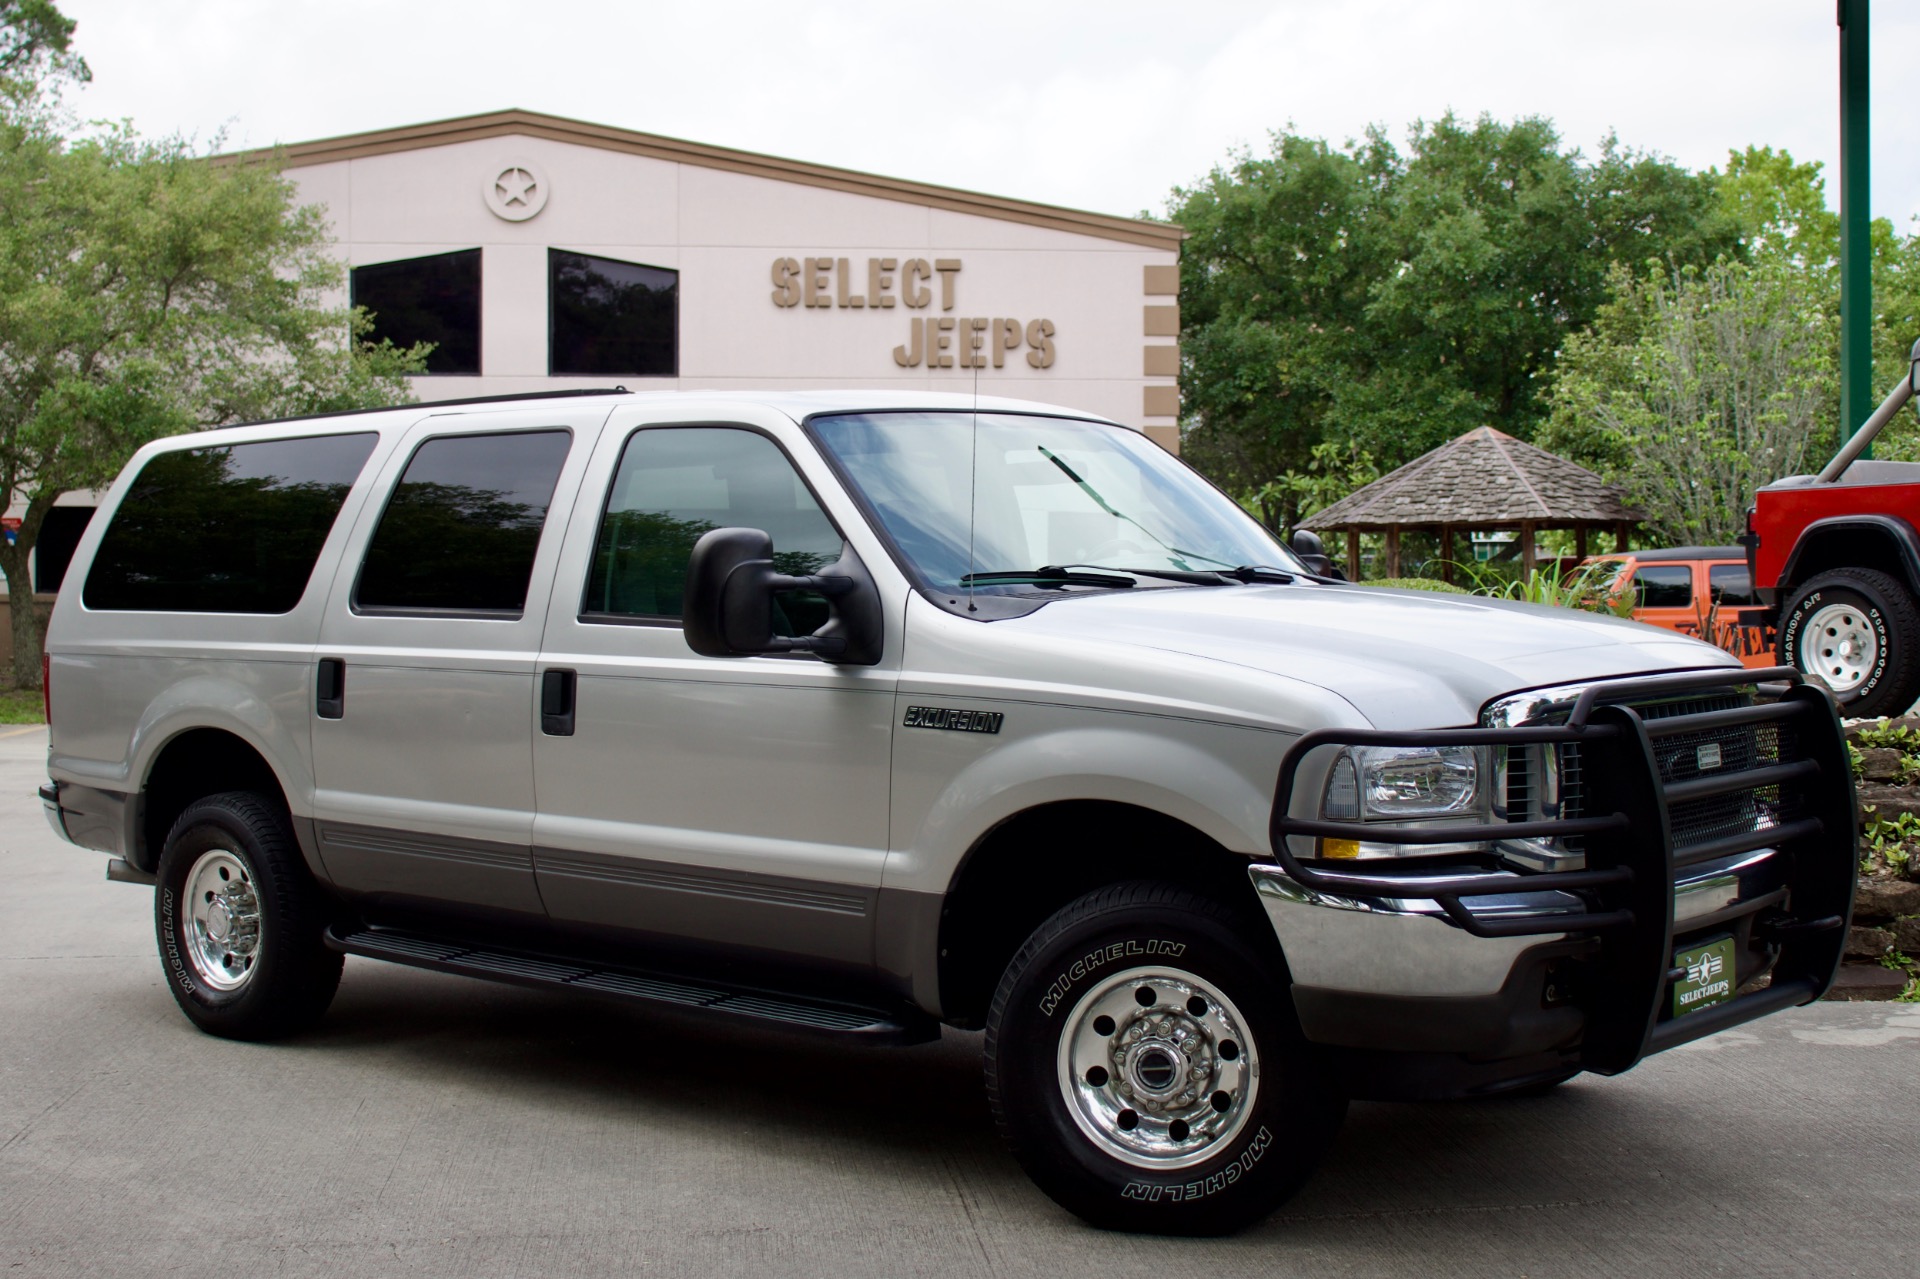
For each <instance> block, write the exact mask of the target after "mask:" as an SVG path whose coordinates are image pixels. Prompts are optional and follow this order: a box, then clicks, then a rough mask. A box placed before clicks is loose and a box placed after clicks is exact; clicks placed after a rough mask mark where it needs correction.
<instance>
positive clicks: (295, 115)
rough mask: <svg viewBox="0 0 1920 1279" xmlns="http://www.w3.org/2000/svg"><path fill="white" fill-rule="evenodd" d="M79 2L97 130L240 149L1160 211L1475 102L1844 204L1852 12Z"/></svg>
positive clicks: (1452, 1) (1904, 157)
mask: <svg viewBox="0 0 1920 1279" xmlns="http://www.w3.org/2000/svg"><path fill="white" fill-rule="evenodd" d="M61 4H62V7H63V8H64V9H65V11H66V12H67V13H68V14H69V15H70V16H72V17H75V18H77V19H78V20H79V22H80V28H79V32H78V39H79V46H80V51H81V52H82V53H83V54H84V55H85V56H86V58H87V60H88V61H89V62H90V63H91V64H92V67H93V73H94V83H93V84H92V86H91V87H89V88H88V89H87V90H85V91H84V92H83V93H82V94H80V95H78V97H77V99H76V101H75V105H76V106H77V107H79V108H80V110H81V111H82V112H83V113H84V114H85V115H88V116H92V117H99V118H118V117H123V116H124V117H129V118H131V119H132V120H133V121H134V122H135V124H136V125H137V126H138V127H139V128H140V129H141V130H142V131H143V132H145V133H148V134H161V133H170V132H185V133H189V134H194V135H197V136H199V137H201V138H206V137H209V136H211V135H212V134H214V133H215V132H217V131H219V130H222V129H224V130H225V131H226V134H227V138H228V145H229V146H230V147H234V146H257V145H265V144H268V143H273V142H302V141H307V140H310V139H314V138H322V137H330V136H334V135H337V134H343V133H355V132H359V131H362V130H367V129H380V128H387V127H391V126H394V125H402V124H413V123H418V122H421V121H426V120H437V119H444V118H447V117H450V116H459V115H468V114H472V113H475V112H481V111H492V110H498V109H501V108H505V107H524V108H526V109H528V110H533V111H544V112H549V113H552V114H555V115H562V116H570V117H574V118H577V119H581V120H588V121H592V122H595V123H601V124H609V125H616V126H620V127H623V128H631V129H640V130H644V131H647V132H651V133H660V134H666V135H669V136H672V137H679V138H687V139H692V140H694V141H699V142H707V143H713V144H716V145H721V146H729V147H739V148H743V149H746V150H750V151H762V152H767V153H770V154H774V155H782V156H790V157H793V158H796V159H802V160H811V161H816V162H819V163H823V164H832V165H840V166H845V167H848V168H853V169H862V170H866V171H869V172H873V173H880V174H886V175H888V176H893V177H903V178H915V179H919V180H922V181H927V182H935V183H941V184H944V185H949V186H956V187H963V188H967V189H971V190H978V191H987V192H992V193H995V194H1000V195H1008V196H1015V197H1019V198H1023V199H1029V200H1040V201H1044V202H1047V203H1051V204H1060V205H1066V206H1069V207H1074V208H1083V209H1092V210H1098V211H1101V212H1106V213H1120V214H1135V213H1139V212H1140V211H1142V210H1148V211H1151V212H1154V213H1159V212H1161V211H1162V210H1163V209H1164V207H1165V204H1166V200H1167V195H1168V192H1169V191H1170V190H1171V188H1173V187H1174V186H1176V185H1179V184H1182V183H1189V182H1192V181H1193V180H1195V179H1196V178H1198V177H1200V176H1202V175H1204V174H1205V173H1206V172H1207V170H1208V169H1210V168H1211V167H1213V166H1214V165H1215V164H1217V163H1220V162H1221V161H1222V160H1224V159H1225V158H1226V157H1227V156H1228V155H1229V154H1230V153H1232V152H1233V151H1234V150H1236V149H1237V148H1242V147H1247V146H1251V147H1253V148H1254V149H1256V150H1262V149H1264V147H1265V143H1266V136H1267V132H1268V131H1269V130H1271V129H1274V128H1279V127H1283V126H1285V125H1287V124H1288V123H1289V122H1291V124H1292V125H1293V126H1294V127H1295V128H1296V129H1298V130H1299V131H1301V132H1304V133H1308V134H1313V135H1318V136H1323V137H1328V138H1332V139H1335V140H1342V139H1345V138H1349V137H1355V136H1358V135H1359V134H1360V133H1361V132H1362V131H1363V130H1364V129H1365V128H1366V127H1367V126H1368V125H1369V124H1375V123H1377V124H1381V125H1384V126H1385V127H1386V128H1387V129H1388V131H1389V132H1390V133H1391V134H1392V135H1393V136H1394V137H1395V138H1396V139H1397V138H1399V137H1401V136H1402V135H1403V134H1404V132H1405V130H1406V127H1407V125H1408V124H1409V123H1411V122H1412V121H1413V120H1415V119H1418V118H1428V119H1431V118H1433V117H1435V116H1438V115H1439V114H1441V113H1442V112H1444V111H1446V110H1447V109H1449V108H1451V109H1452V110H1454V111H1455V112H1457V113H1460V114H1462V115H1467V116H1473V115H1478V114H1480V113H1481V112H1490V113H1492V114H1493V115H1494V116H1496V117H1499V118H1501V119H1511V118H1513V117H1516V116H1520V115H1545V116H1549V117H1551V118H1552V119H1553V120H1554V121H1555V123H1556V124H1557V125H1558V126H1559V129H1560V133H1561V136H1562V137H1563V138H1564V139H1566V140H1567V141H1568V142H1570V143H1572V144H1575V145H1578V146H1580V147H1582V148H1583V149H1585V150H1587V151H1588V152H1589V153H1591V152H1592V151H1593V150H1594V149H1595V147H1596V145H1597V143H1598V141H1599V140H1600V138H1601V137H1602V136H1603V135H1604V134H1605V133H1606V132H1607V131H1608V130H1609V129H1611V130H1614V131H1615V132H1617V133H1618V134H1619V136H1620V139H1621V141H1622V142H1624V143H1626V144H1628V145H1630V146H1632V147H1635V148H1640V149H1645V150H1653V151H1658V152H1661V153H1663V154H1665V155H1667V156H1670V157H1672V158H1673V159H1676V160H1678V161H1680V162H1682V163H1684V164H1687V165H1689V166H1692V167H1696V168H1697V167H1704V166H1707V165H1720V164H1724V163H1725V160H1726V155H1727V151H1728V150H1729V149H1730V148H1736V147H1744V146H1746V145H1748V144H1768V145H1772V146H1775V147H1785V148H1786V149H1788V150H1789V151H1791V152H1792V153H1793V154H1794V155H1795V156H1796V157H1798V158H1801V159H1818V160H1823V161H1825V162H1826V165H1827V173H1828V202H1829V203H1830V204H1833V203H1836V202H1837V200H1838V189H1837V186H1838V182H1837V156H1838V134H1839V123H1838V120H1839V116H1838V106H1837V102H1838V89H1837V85H1838V31H1837V28H1836V27H1835V26H1834V0H1595V2H1592V3H1588V2H1585V0H1525V2H1519V0H1428V2H1426V3H1410V2H1405V0H1266V2H1265V3H1253V2H1251V0H1218V2H1215V0H1188V2H1187V3H1184V4H1181V3H1171V2H1169V0H1156V2H1154V3H1143V2H1138V0H1101V2H1100V3H1081V2H1079V0H1073V2H1071V3H1069V2H1066V0H1013V2H1011V3H994V2H993V0H943V2H942V3H938V4H918V3H909V2H907V0H892V2H891V3H867V2H864V0H832V2H821V3H807V2H806V0H784V2H782V0H739V2H737V3H736V2H730V0H698V2H697V3H684V2H683V3H676V4H662V3H657V2H652V0H618V2H605V3H603V2H600V0H519V2H517V3H503V2H499V0H461V2H460V3H451V2H446V0H401V2H399V3H395V2H394V0H326V2H325V3H310V2H308V0H61ZM1874 10H1875V13H1874V28H1873V35H1874V57H1873V60H1872V68H1873V91H1874V92H1873V98H1874V112H1873V201H1872V203H1873V211H1874V213H1875V215H1876V216H1883V217H1891V218H1893V219H1894V221H1895V224H1896V225H1897V226H1898V227H1899V228H1900V229H1901V230H1902V231H1906V232H1913V231H1920V225H1916V224H1915V222H1914V217H1915V215H1916V213H1920V112H1916V111H1915V109H1914V106H1913V99H1912V94H1911V91H1910V85H1911V80H1910V78H1909V81H1908V84H1907V85H1906V86H1903V84H1902V80H1901V76H1900V71H1901V59H1902V58H1904V59H1906V60H1909V61H1910V60H1911V59H1912V58H1913V57H1914V56H1915V52H1916V50H1920V0H1877V3H1875V5H1874ZM1903 88H1904V89H1906V91H1904V92H1903Z"/></svg>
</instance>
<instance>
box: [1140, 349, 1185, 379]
mask: <svg viewBox="0 0 1920 1279" xmlns="http://www.w3.org/2000/svg"><path fill="white" fill-rule="evenodd" d="M1140 375H1141V376H1142V377H1179V376H1180V344H1179V343H1178V342H1157V343H1154V344H1153V345H1151V346H1148V347H1147V348H1146V349H1145V350H1144V351H1142V352H1141V355H1140Z"/></svg>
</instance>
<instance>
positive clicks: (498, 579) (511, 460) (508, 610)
mask: <svg viewBox="0 0 1920 1279" xmlns="http://www.w3.org/2000/svg"><path fill="white" fill-rule="evenodd" d="M571 443H572V437H571V436H569V435H568V434H567V433H566V432H565V431H526V432H518V433H514V434H500V435H450V436H442V437H441V438H439V439H434V440H428V441H427V442H426V443H425V444H422V445H421V446H420V447H419V449H418V450H416V451H415V453H414V455H413V459H412V460H411V461H410V462H408V463H407V469H406V472H405V473H404V474H403V475H401V477H400V483H399V485H398V486H397V487H396V488H395V489H394V491H393V497H392V499H391V500H389V501H388V503H387V509H386V511H385V512H383V513H382V514H381V516H380V526H379V527H378V528H376V529H375V530H374V531H373V541H372V542H371V543H370V544H369V545H368V546H367V561H366V563H365V564H364V565H363V566H362V567H361V569H360V582H359V585H358V587H357V588H356V590H355V592H354V603H355V605H357V606H358V607H360V608H369V609H405V610H409V611H413V610H422V609H448V610H454V611H457V612H462V613H495V614H517V613H519V612H520V611H521V610H522V609H524V608H525V607H526V605H527V580H528V579H529V578H530V577H531V576H532V575H533V556H534V552H535V551H537V550H538V549H539V548H540V529H541V527H542V526H543V525H544V524H545V523H546V520H547V507H548V506H549V505H550V504H551V503H552V501H553V486H554V483H555V482H556V481H557V480H558V479H559V478H560V466H561V464H562V463H563V462H565V461H566V460H567V448H568V446H569V445H570V444H571Z"/></svg>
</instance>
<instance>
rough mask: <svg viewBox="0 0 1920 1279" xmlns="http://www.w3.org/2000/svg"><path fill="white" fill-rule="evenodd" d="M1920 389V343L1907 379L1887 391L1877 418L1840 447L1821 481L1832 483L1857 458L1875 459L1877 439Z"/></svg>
mask: <svg viewBox="0 0 1920 1279" xmlns="http://www.w3.org/2000/svg"><path fill="white" fill-rule="evenodd" d="M1916 389H1920V342H1915V343H1914V344H1913V354H1912V356H1911V357H1910V359H1909V362H1908V365H1907V376H1906V377H1904V378H1902V379H1901V380H1900V384H1899V385H1898V386H1896V387H1894V388H1893V390H1891V391H1889V392H1887V398H1886V399H1884V400H1882V401H1880V407H1879V408H1877V409H1875V410H1874V411H1873V416H1872V417H1870V418H1868V419H1867V420H1866V421H1865V422H1863V423H1861V426H1860V429H1859V430H1858V431H1855V432H1854V433H1853V438H1852V439H1850V440H1848V441H1847V442H1846V443H1845V444H1842V445H1841V446H1840V451H1839V452H1838V453H1836V454H1834V455H1833V461H1831V462H1828V463H1827V464H1826V466H1825V467H1823V468H1821V471H1820V475H1819V480H1820V482H1821V483H1822V484H1831V483H1833V482H1834V481H1835V480H1837V479H1839V478H1840V477H1841V475H1842V474H1844V473H1845V472H1846V469H1847V468H1848V467H1849V466H1852V465H1853V463H1854V459H1856V458H1862V457H1871V456H1873V437H1874V436H1876V435H1878V434H1880V432H1881V431H1883V430H1885V429H1886V425H1887V423H1889V422H1891V421H1893V419H1894V416H1895V415H1896V414H1898V413H1899V412H1900V410H1901V409H1902V408H1904V407H1905V406H1906V403H1907V401H1908V400H1910V399H1912V398H1913V394H1914V391H1915V390H1916Z"/></svg>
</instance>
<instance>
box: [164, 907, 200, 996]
mask: <svg viewBox="0 0 1920 1279" xmlns="http://www.w3.org/2000/svg"><path fill="white" fill-rule="evenodd" d="M179 906H180V899H179V897H178V896H176V895H175V893H174V891H173V889H172V888H170V887H168V888H162V889H161V890H160V940H161V945H162V947H163V948H164V950H165V952H166V960H167V975H168V976H169V977H171V978H173V980H174V982H175V983H176V984H178V985H179V987H180V989H181V990H183V991H185V992H186V993H187V994H188V995H191V996H192V997H193V998H195V999H204V996H203V995H202V993H201V991H200V987H199V985H198V984H197V983H196V982H195V981H194V980H193V973H192V972H190V971H189V970H188V968H187V961H186V956H184V955H182V954H181V953H180V911H179Z"/></svg>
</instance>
